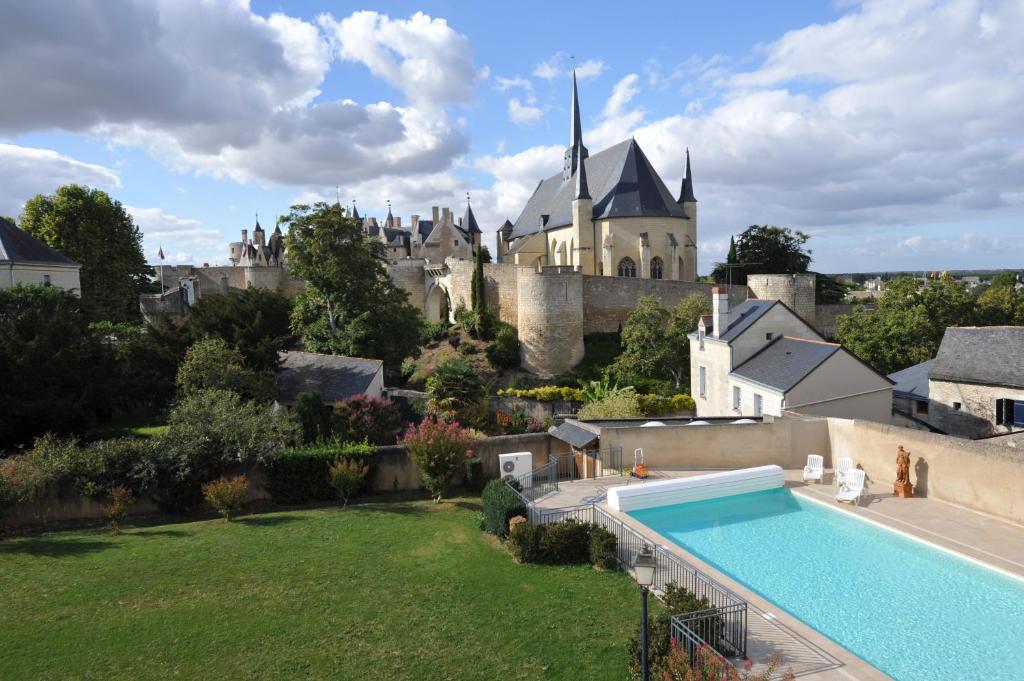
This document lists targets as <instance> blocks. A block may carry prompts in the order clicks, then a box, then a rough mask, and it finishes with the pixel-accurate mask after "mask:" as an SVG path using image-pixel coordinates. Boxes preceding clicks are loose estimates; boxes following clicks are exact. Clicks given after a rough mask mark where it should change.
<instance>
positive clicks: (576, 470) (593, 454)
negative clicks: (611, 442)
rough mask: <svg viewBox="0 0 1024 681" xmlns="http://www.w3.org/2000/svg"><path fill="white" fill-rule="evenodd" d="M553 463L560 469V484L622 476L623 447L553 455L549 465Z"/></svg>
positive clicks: (550, 457) (549, 458)
mask: <svg viewBox="0 0 1024 681" xmlns="http://www.w3.org/2000/svg"><path fill="white" fill-rule="evenodd" d="M552 462H554V463H555V465H556V467H557V469H558V480H559V482H571V481H573V480H584V479H594V478H600V477H605V476H609V475H621V473H622V447H608V448H606V449H590V450H585V451H580V452H568V453H565V454H551V455H549V456H548V463H549V464H550V463H552Z"/></svg>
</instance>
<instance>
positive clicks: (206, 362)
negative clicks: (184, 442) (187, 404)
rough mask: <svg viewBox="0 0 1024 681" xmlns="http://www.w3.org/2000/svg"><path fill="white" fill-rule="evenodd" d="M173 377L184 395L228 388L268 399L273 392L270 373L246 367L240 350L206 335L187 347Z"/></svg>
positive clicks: (255, 397) (249, 396)
mask: <svg viewBox="0 0 1024 681" xmlns="http://www.w3.org/2000/svg"><path fill="white" fill-rule="evenodd" d="M175 380H176V383H177V384H178V388H179V389H180V390H181V392H182V394H184V395H189V394H192V393H196V392H199V391H201V390H210V389H217V390H230V391H231V392H234V393H238V394H239V395H241V396H242V397H244V398H245V399H248V400H256V401H258V402H269V401H270V400H271V399H273V394H274V377H273V374H271V373H269V372H266V371H257V370H254V369H251V368H249V367H248V366H246V364H245V358H244V357H243V355H242V353H241V352H240V351H239V350H237V349H235V348H234V347H231V346H229V345H228V344H227V343H225V342H224V341H223V340H221V339H220V338H207V339H206V340H201V341H199V342H197V343H196V344H194V345H193V346H192V347H190V348H189V349H188V352H186V353H185V360H184V361H183V362H182V363H181V366H180V367H179V368H178V375H177V378H176V379H175Z"/></svg>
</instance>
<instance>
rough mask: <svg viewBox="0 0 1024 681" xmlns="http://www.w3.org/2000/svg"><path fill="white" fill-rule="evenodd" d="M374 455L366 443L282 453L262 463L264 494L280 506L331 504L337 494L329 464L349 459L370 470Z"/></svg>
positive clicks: (324, 444) (322, 445)
mask: <svg viewBox="0 0 1024 681" xmlns="http://www.w3.org/2000/svg"><path fill="white" fill-rule="evenodd" d="M376 453H377V449H376V447H374V446H372V445H370V444H367V443H365V442H350V443H345V444H340V443H338V442H320V443H316V444H313V445H306V446H304V447H293V448H289V449H285V450H283V451H281V452H280V453H279V454H278V455H277V456H274V457H272V458H269V459H267V460H265V461H264V463H263V467H264V470H265V471H266V489H267V493H268V494H270V497H271V498H272V499H273V500H274V501H276V502H277V503H279V504H304V503H307V502H310V501H333V500H334V499H337V498H338V494H337V491H336V490H335V488H334V487H333V486H332V485H331V479H330V466H331V464H333V463H334V462H335V461H337V460H338V459H351V460H354V461H358V462H360V463H361V464H363V465H365V466H370V465H372V463H373V457H374V456H375V455H376Z"/></svg>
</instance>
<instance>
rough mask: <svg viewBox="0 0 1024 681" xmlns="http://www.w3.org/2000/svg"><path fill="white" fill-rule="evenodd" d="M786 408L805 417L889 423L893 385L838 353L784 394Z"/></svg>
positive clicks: (854, 359) (848, 356) (850, 356)
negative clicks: (834, 417) (828, 417)
mask: <svg viewBox="0 0 1024 681" xmlns="http://www.w3.org/2000/svg"><path fill="white" fill-rule="evenodd" d="M785 408H786V409H787V410H792V411H795V412H798V413H800V414H805V415H811V414H813V415H816V416H837V417H840V418H849V419H867V420H869V421H877V422H879V423H889V422H890V421H891V417H892V384H891V383H889V381H887V380H886V379H884V378H882V377H881V376H879V375H878V374H876V373H875V372H874V371H872V370H871V369H870V368H869V367H867V366H866V365H864V364H862V363H861V362H859V361H857V359H856V358H855V357H853V355H851V354H849V353H848V352H846V351H845V350H840V351H839V352H836V353H834V354H833V355H832V356H831V357H829V358H828V359H827V360H825V361H824V362H823V363H822V364H821V365H820V366H819V367H818V368H817V369H815V370H814V371H812V372H811V373H810V374H809V375H808V376H807V377H806V378H804V380H802V381H801V382H800V383H798V384H796V385H795V386H793V388H791V389H790V391H789V392H788V393H786V403H785Z"/></svg>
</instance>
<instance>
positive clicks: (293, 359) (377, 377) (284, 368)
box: [277, 350, 384, 407]
mask: <svg viewBox="0 0 1024 681" xmlns="http://www.w3.org/2000/svg"><path fill="white" fill-rule="evenodd" d="M310 391H312V392H316V393H319V394H320V399H321V400H323V402H324V404H330V405H337V404H339V403H341V402H343V401H345V400H347V399H349V398H350V397H358V396H360V395H366V396H367V397H380V396H381V395H383V393H384V363H383V362H381V361H380V360H379V359H364V358H362V357H345V356H342V355H322V354H319V353H316V352H299V351H296V350H291V351H288V352H282V353H281V367H280V370H279V371H278V373H277V401H278V403H279V404H282V405H285V406H289V407H290V406H291V405H293V404H295V401H296V400H297V399H298V398H299V395H301V394H302V393H304V392H310Z"/></svg>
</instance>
